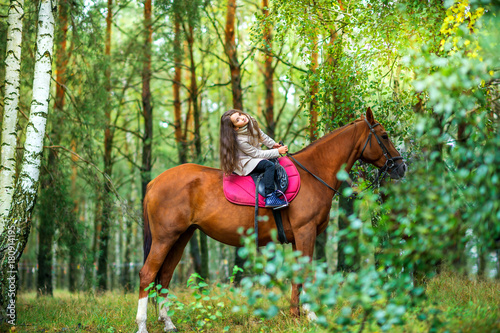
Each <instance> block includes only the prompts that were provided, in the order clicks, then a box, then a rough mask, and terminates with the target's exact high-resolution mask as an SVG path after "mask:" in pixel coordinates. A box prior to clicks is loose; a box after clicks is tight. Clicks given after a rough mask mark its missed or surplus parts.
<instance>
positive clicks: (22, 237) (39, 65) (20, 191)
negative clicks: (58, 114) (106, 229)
mask: <svg viewBox="0 0 500 333" xmlns="http://www.w3.org/2000/svg"><path fill="white" fill-rule="evenodd" d="M51 4H52V3H51V2H50V1H48V0H42V1H41V2H40V5H39V14H38V34H37V40H36V59H37V60H36V63H35V74H34V79H33V98H32V102H31V109H30V118H29V122H28V125H27V128H26V142H25V144H24V156H23V163H22V167H21V172H20V174H19V179H18V182H17V185H16V189H15V191H14V194H13V197H12V205H11V208H10V210H9V215H8V217H7V223H6V225H5V229H4V230H5V231H4V232H2V237H1V238H0V239H1V240H0V242H1V243H0V258H2V261H1V265H2V266H1V272H0V284H1V287H0V289H1V292H0V295H1V296H0V300H1V304H0V321H1V322H0V323H1V324H5V323H8V324H10V325H15V322H16V310H15V307H16V293H17V286H18V271H17V269H18V267H17V266H18V263H19V260H20V258H21V255H22V253H23V250H24V248H25V247H26V242H27V241H28V236H29V234H30V231H31V215H32V212H33V207H34V205H35V201H36V196H37V193H38V187H39V175H40V164H41V159H42V153H43V138H44V135H45V128H46V123H47V113H48V109H49V98H50V78H51V75H52V62H51V61H52V50H53V44H54V13H53V12H52V6H51Z"/></svg>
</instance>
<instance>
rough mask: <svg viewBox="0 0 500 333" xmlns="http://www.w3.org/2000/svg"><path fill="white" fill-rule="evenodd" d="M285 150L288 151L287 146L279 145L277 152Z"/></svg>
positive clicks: (284, 151) (281, 152)
mask: <svg viewBox="0 0 500 333" xmlns="http://www.w3.org/2000/svg"><path fill="white" fill-rule="evenodd" d="M287 151H288V146H280V147H279V148H278V152H279V153H280V154H285V153H286V152H287Z"/></svg>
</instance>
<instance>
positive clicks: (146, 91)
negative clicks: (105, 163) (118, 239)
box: [141, 0, 153, 200]
mask: <svg viewBox="0 0 500 333" xmlns="http://www.w3.org/2000/svg"><path fill="white" fill-rule="evenodd" d="M151 7H152V6H151V0H145V2H144V49H143V51H144V55H143V63H142V116H143V118H144V133H143V137H142V168H141V169H142V170H141V181H142V198H143V200H144V196H145V195H146V186H147V185H148V183H149V182H150V181H151V167H152V146H153V105H152V101H151V87H150V82H151V40H152V35H153V26H152V21H151Z"/></svg>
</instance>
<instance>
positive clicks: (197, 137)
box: [184, 24, 209, 280]
mask: <svg viewBox="0 0 500 333" xmlns="http://www.w3.org/2000/svg"><path fill="white" fill-rule="evenodd" d="M184 32H185V34H186V39H187V45H188V52H189V61H190V66H189V70H190V72H191V77H190V80H191V83H190V90H191V91H190V95H189V98H190V100H191V105H192V107H193V121H194V146H195V156H196V157H195V160H196V161H197V162H198V163H201V162H202V158H203V156H202V154H201V133H200V123H201V121H200V118H201V114H200V103H199V101H198V97H199V92H198V83H197V82H196V77H197V76H196V63H195V61H194V52H193V49H194V34H193V26H192V25H191V24H189V30H186V29H184ZM186 126H187V124H186ZM198 234H199V235H200V247H199V250H198V251H200V254H197V253H196V254H195V255H194V256H193V260H195V258H198V257H200V259H199V260H200V263H199V264H200V270H199V272H198V270H196V272H198V274H200V276H201V277H202V278H204V279H205V280H206V279H208V277H209V269H208V238H207V235H205V233H203V232H198ZM196 238H197V237H196V234H195V235H194V236H193V239H195V240H194V241H196ZM194 241H193V242H194ZM192 244H193V243H192ZM192 251H197V248H196V247H195V248H192ZM195 261H196V260H195ZM197 264H198V263H197V262H195V268H196V267H197Z"/></svg>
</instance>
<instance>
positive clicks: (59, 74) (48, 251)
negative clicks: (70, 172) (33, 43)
mask: <svg viewBox="0 0 500 333" xmlns="http://www.w3.org/2000/svg"><path fill="white" fill-rule="evenodd" d="M67 6H68V5H67V3H66V2H65V1H62V2H61V3H60V5H59V24H60V26H59V27H58V28H59V29H58V33H56V40H58V42H59V47H58V48H57V51H56V66H55V68H56V82H57V84H56V96H55V100H54V111H55V112H54V116H53V117H52V119H53V120H52V121H53V124H54V125H53V126H52V130H51V133H50V139H51V141H52V142H53V143H54V144H55V145H60V144H61V131H62V130H63V129H62V126H63V116H62V110H63V109H64V89H63V87H62V86H63V85H65V84H66V74H65V72H66V64H67V59H66V35H67V31H68V17H67V14H68V11H67ZM57 34H59V36H57ZM46 170H47V172H46V173H45V175H44V176H42V193H43V196H44V199H45V201H47V202H46V203H45V204H44V205H43V208H42V209H41V214H40V236H39V248H38V267H39V274H38V278H37V290H38V291H39V292H40V293H41V294H44V295H51V296H52V242H53V239H54V233H55V231H56V228H55V226H54V220H55V219H57V218H59V216H56V214H55V213H54V209H53V207H55V206H56V205H61V204H63V203H62V202H51V200H53V198H55V197H57V194H56V193H55V192H56V191H60V190H61V186H60V184H59V183H60V180H62V179H63V178H62V174H61V173H60V170H59V158H58V155H57V152H56V151H55V150H50V151H49V156H48V164H47V169H46ZM45 197H48V198H45ZM68 243H69V244H70V245H71V242H68ZM70 253H71V251H70ZM70 283H71V280H70Z"/></svg>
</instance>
